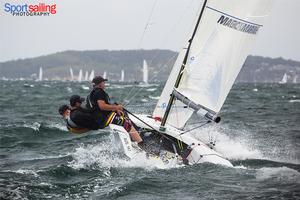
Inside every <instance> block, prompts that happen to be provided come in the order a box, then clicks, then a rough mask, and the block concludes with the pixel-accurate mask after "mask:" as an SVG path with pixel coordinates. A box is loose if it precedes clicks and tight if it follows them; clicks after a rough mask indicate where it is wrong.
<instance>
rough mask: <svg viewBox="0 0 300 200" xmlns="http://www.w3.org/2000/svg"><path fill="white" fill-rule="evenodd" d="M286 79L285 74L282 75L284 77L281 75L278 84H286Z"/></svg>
mask: <svg viewBox="0 0 300 200" xmlns="http://www.w3.org/2000/svg"><path fill="white" fill-rule="evenodd" d="M287 78H288V77H287V74H286V73H284V75H283V77H282V79H281V81H279V84H285V83H287Z"/></svg>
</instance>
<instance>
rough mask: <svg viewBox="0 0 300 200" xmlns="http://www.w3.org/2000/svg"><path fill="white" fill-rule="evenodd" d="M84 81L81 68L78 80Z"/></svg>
mask: <svg viewBox="0 0 300 200" xmlns="http://www.w3.org/2000/svg"><path fill="white" fill-rule="evenodd" d="M81 81H82V69H80V70H79V75H78V82H81Z"/></svg>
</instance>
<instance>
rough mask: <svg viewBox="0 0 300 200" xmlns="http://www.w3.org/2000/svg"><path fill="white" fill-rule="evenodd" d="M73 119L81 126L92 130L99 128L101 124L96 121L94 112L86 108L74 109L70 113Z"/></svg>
mask: <svg viewBox="0 0 300 200" xmlns="http://www.w3.org/2000/svg"><path fill="white" fill-rule="evenodd" d="M70 118H71V120H72V121H73V122H74V123H75V124H76V125H77V126H79V127H82V128H87V129H90V130H97V129H99V124H98V123H97V122H96V120H95V117H94V115H93V113H92V112H91V111H90V110H88V109H84V108H81V107H80V108H76V109H72V110H71V113H70Z"/></svg>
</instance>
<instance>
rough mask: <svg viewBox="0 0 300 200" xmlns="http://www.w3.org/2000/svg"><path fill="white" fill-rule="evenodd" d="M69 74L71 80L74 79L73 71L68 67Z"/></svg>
mask: <svg viewBox="0 0 300 200" xmlns="http://www.w3.org/2000/svg"><path fill="white" fill-rule="evenodd" d="M70 75H71V81H73V80H74V73H73V69H72V68H71V67H70Z"/></svg>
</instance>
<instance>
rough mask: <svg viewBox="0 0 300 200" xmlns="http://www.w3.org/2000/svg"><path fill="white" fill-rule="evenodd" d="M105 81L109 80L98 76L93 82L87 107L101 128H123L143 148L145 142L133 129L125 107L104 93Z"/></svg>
mask: <svg viewBox="0 0 300 200" xmlns="http://www.w3.org/2000/svg"><path fill="white" fill-rule="evenodd" d="M105 81H107V79H104V78H102V77H101V76H96V77H95V78H94V79H93V80H92V85H93V90H92V91H91V92H90V94H89V95H88V96H87V102H86V107H87V108H89V109H91V110H92V111H93V112H94V115H95V116H96V118H97V119H98V121H97V123H99V124H100V128H104V127H106V126H108V125H109V124H110V123H112V124H116V125H120V126H123V127H124V129H125V130H126V131H127V132H128V133H129V134H130V136H131V138H132V139H133V140H134V141H136V142H137V143H138V145H139V146H140V147H143V140H142V138H141V137H140V135H139V133H138V132H137V131H136V129H135V128H134V127H133V125H132V121H131V120H130V119H129V117H128V116H127V115H126V113H124V111H123V106H122V105H116V104H112V103H111V101H110V97H109V96H108V94H107V93H106V92H105V91H104V89H105Z"/></svg>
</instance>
